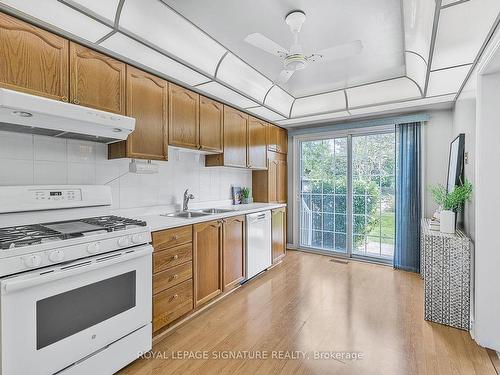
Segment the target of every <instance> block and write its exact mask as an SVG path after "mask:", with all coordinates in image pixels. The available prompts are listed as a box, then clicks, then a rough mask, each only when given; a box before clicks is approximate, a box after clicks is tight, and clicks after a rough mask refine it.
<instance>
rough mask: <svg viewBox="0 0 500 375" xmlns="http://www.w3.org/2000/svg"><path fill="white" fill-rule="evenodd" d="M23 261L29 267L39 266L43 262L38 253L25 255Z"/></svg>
mask: <svg viewBox="0 0 500 375" xmlns="http://www.w3.org/2000/svg"><path fill="white" fill-rule="evenodd" d="M23 261H24V264H25V266H26V267H28V268H35V267H39V266H40V264H42V257H41V256H40V255H37V254H32V255H28V256H25V257H23Z"/></svg>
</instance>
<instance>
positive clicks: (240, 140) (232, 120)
mask: <svg viewBox="0 0 500 375" xmlns="http://www.w3.org/2000/svg"><path fill="white" fill-rule="evenodd" d="M247 125H248V115H247V114H246V113H243V112H241V111H238V110H236V109H233V108H231V107H227V106H224V152H223V153H222V154H218V155H208V156H207V157H206V159H205V164H206V166H208V167H213V166H227V167H241V168H246V167H247Z"/></svg>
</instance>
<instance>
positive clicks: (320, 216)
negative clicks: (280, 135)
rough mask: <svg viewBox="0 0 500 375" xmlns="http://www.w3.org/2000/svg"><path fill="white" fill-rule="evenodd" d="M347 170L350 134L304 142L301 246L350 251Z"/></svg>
mask: <svg viewBox="0 0 500 375" xmlns="http://www.w3.org/2000/svg"><path fill="white" fill-rule="evenodd" d="M347 170H348V165H347V137H343V138H336V139H325V140H317V141H309V142H302V143H301V167H300V245H301V246H305V247H311V248H315V249H321V250H327V251H336V252H341V253H347V240H348V235H347V183H348V181H347Z"/></svg>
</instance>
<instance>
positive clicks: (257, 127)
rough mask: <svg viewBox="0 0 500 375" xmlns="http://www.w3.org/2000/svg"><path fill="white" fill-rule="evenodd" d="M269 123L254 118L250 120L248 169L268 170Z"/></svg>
mask: <svg viewBox="0 0 500 375" xmlns="http://www.w3.org/2000/svg"><path fill="white" fill-rule="evenodd" d="M266 133H267V123H265V122H264V121H261V120H259V119H256V118H254V117H249V118H248V167H249V168H252V169H266V168H267V141H266V139H267V134H266Z"/></svg>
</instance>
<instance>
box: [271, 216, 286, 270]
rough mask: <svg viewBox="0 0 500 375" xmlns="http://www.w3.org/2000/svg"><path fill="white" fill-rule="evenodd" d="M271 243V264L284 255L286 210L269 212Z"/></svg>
mask: <svg viewBox="0 0 500 375" xmlns="http://www.w3.org/2000/svg"><path fill="white" fill-rule="evenodd" d="M271 228H272V229H271V241H272V246H271V249H272V260H273V264H274V263H277V262H279V261H280V260H281V259H282V258H283V257H284V256H285V254H286V208H285V207H283V208H277V209H274V210H272V211H271Z"/></svg>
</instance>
